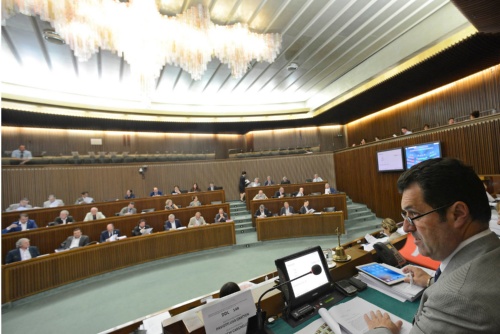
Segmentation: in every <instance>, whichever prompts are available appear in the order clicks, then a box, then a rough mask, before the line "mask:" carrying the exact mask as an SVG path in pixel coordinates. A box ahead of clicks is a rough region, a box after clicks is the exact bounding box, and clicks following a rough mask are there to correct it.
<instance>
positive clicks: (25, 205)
mask: <svg viewBox="0 0 500 334" xmlns="http://www.w3.org/2000/svg"><path fill="white" fill-rule="evenodd" d="M29 202H30V201H29V199H27V198H26V197H24V198H22V199H21V200H20V201H19V203H16V204H11V205H10V206H9V207H8V208H7V209H6V210H5V211H7V212H10V211H23V210H31V209H33V207H32V206H31V205H29Z"/></svg>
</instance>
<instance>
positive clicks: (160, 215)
mask: <svg viewBox="0 0 500 334" xmlns="http://www.w3.org/2000/svg"><path fill="white" fill-rule="evenodd" d="M219 208H223V209H224V212H226V213H227V214H228V215H229V217H231V216H230V212H229V203H223V204H212V205H202V206H196V207H187V208H180V209H177V210H161V211H154V212H149V213H143V214H140V213H138V214H135V215H127V216H112V217H110V218H106V219H100V220H93V221H89V222H80V223H74V224H67V225H57V226H51V227H39V228H37V229H33V230H29V231H22V232H11V233H7V234H3V235H2V263H5V257H6V256H7V253H8V252H9V251H10V250H12V249H15V248H16V241H17V240H19V239H20V238H28V239H30V244H31V246H37V247H38V249H39V250H40V254H49V253H53V252H54V250H55V249H57V248H59V247H60V246H61V243H62V242H64V241H65V240H66V238H68V237H69V236H72V235H73V230H74V229H75V228H76V227H79V228H81V230H82V234H84V235H87V236H88V237H89V238H90V241H91V242H92V241H99V238H100V235H101V232H102V231H105V230H106V225H107V224H109V223H112V224H114V226H115V229H118V230H120V234H121V235H126V236H127V237H132V229H133V228H134V227H135V226H137V225H138V223H139V220H140V219H142V218H144V219H146V222H147V224H148V225H149V226H150V227H152V228H153V232H161V231H164V230H165V229H164V225H165V221H166V220H167V219H168V215H169V214H171V213H172V214H174V215H175V217H176V218H178V219H180V221H181V223H182V225H183V226H187V225H188V223H189V219H190V218H191V217H193V216H194V215H195V213H196V212H197V211H200V212H201V215H202V216H203V218H205V221H206V222H207V223H209V224H210V223H213V222H214V219H215V215H216V214H217V213H219Z"/></svg>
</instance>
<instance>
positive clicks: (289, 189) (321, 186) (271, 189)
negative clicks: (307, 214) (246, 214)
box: [245, 181, 327, 210]
mask: <svg viewBox="0 0 500 334" xmlns="http://www.w3.org/2000/svg"><path fill="white" fill-rule="evenodd" d="M326 183H327V182H326V181H322V182H308V183H297V184H275V185H272V186H262V187H248V188H245V198H246V203H247V210H248V209H250V201H251V200H252V199H253V198H254V197H255V195H257V194H258V193H259V190H262V191H263V192H264V194H266V196H267V197H269V198H271V197H273V196H274V194H275V193H276V192H277V191H278V190H279V189H280V187H283V188H284V189H285V194H291V193H294V192H296V191H299V189H300V187H302V188H304V195H309V194H310V193H316V192H319V193H322V194H324V193H325V184H326Z"/></svg>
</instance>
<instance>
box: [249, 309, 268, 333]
mask: <svg viewBox="0 0 500 334" xmlns="http://www.w3.org/2000/svg"><path fill="white" fill-rule="evenodd" d="M265 324H266V312H257V314H255V315H254V316H252V317H250V318H248V325H247V332H246V334H272V331H271V330H269V329H267V328H266V326H265Z"/></svg>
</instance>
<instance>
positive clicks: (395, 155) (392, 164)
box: [377, 147, 405, 172]
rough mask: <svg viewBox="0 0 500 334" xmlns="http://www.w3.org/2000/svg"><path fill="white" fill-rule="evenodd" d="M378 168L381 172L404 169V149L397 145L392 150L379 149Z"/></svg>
mask: <svg viewBox="0 0 500 334" xmlns="http://www.w3.org/2000/svg"><path fill="white" fill-rule="evenodd" d="M377 169H378V171H379V172H401V171H404V169H405V168H404V163H403V149H402V148H401V147H397V148H392V149H390V150H383V151H377Z"/></svg>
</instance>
